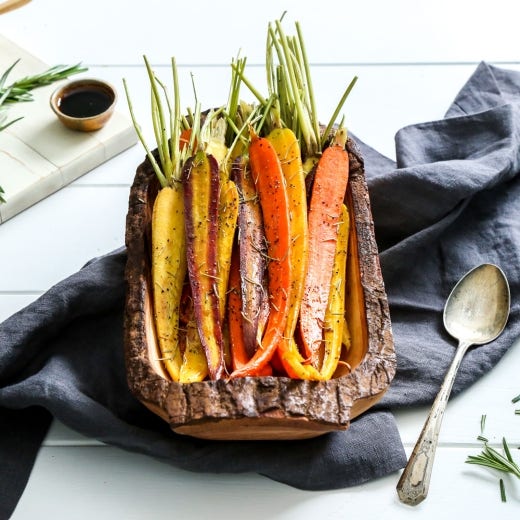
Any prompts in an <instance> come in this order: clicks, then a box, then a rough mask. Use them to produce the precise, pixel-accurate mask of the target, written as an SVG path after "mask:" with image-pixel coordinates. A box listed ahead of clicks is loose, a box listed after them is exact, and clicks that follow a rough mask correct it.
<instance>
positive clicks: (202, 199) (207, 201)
mask: <svg viewBox="0 0 520 520" xmlns="http://www.w3.org/2000/svg"><path fill="white" fill-rule="evenodd" d="M183 177H184V178H183V181H184V194H185V227H186V256H187V262H188V274H189V279H190V285H191V292H192V295H193V305H194V314H195V320H196V322H197V328H198V331H199V336H200V340H201V343H202V346H203V349H204V352H205V354H206V358H207V362H208V372H209V377H210V379H220V378H222V377H223V376H224V373H225V363H224V349H223V337H222V326H221V320H220V305H219V299H218V290H217V275H218V270H217V269H218V265H217V264H218V262H217V231H218V230H217V224H218V207H219V195H220V182H219V168H218V164H217V162H216V160H215V159H214V158H213V157H212V156H210V155H209V156H208V155H206V154H205V153H204V152H198V153H197V154H196V155H195V156H194V157H191V158H190V159H188V161H187V162H186V164H185V167H184V170H183Z"/></svg>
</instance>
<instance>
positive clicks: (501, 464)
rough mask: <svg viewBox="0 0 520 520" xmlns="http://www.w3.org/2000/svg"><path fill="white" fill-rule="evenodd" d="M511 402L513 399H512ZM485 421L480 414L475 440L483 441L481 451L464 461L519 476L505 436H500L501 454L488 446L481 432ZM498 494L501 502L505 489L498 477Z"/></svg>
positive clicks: (504, 495)
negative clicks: (478, 430)
mask: <svg viewBox="0 0 520 520" xmlns="http://www.w3.org/2000/svg"><path fill="white" fill-rule="evenodd" d="M515 399H516V398H515ZM513 402H515V401H514V400H513ZM485 423H486V416H485V415H482V418H481V420H480V435H479V436H478V437H477V440H479V441H481V442H483V443H484V447H483V449H482V452H481V453H480V454H478V455H469V456H468V458H467V459H466V463H467V464H476V465H478V466H485V467H488V468H491V469H494V470H496V471H499V472H501V473H511V474H512V475H515V476H516V477H518V478H520V466H519V465H518V464H517V463H516V462H515V461H514V459H513V457H512V455H511V450H510V449H509V445H508V443H507V441H506V439H505V437H502V449H503V452H504V454H503V455H502V454H501V453H499V452H498V451H497V450H495V449H494V448H492V447H491V446H489V444H488V442H489V441H488V439H487V438H486V437H484V435H483V433H484V426H485ZM500 496H501V499H502V502H506V491H505V486H504V481H503V479H500Z"/></svg>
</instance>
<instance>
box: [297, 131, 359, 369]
mask: <svg viewBox="0 0 520 520" xmlns="http://www.w3.org/2000/svg"><path fill="white" fill-rule="evenodd" d="M345 138H346V134H345V132H344V131H343V132H342V131H341V130H338V133H337V134H336V139H335V142H334V143H333V144H332V145H331V146H329V147H328V148H326V149H325V150H324V152H323V154H322V156H321V157H320V160H319V162H318V165H317V167H316V173H315V176H314V183H313V186H312V194H311V201H310V205H309V216H308V221H309V247H308V263H307V271H306V275H305V286H304V292H303V298H302V304H301V309H300V332H301V336H302V341H303V346H304V351H305V355H306V356H307V357H308V358H310V360H311V362H312V364H313V366H314V367H316V368H318V369H319V367H320V365H321V358H322V357H323V326H324V321H325V312H326V309H327V303H328V300H329V293H330V283H331V278H332V269H333V265H334V257H335V253H336V242H337V237H338V224H339V221H340V216H341V209H342V204H343V199H344V197H345V192H346V188H347V183H348V174H349V158H348V153H347V151H346V150H345V146H344V145H345Z"/></svg>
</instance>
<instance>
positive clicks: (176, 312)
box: [125, 22, 366, 383]
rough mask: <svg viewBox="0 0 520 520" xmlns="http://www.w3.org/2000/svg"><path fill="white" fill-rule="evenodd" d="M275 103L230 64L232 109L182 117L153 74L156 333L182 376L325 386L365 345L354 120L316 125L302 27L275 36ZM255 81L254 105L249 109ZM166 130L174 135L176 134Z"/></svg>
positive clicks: (270, 59) (184, 379) (271, 55)
mask: <svg viewBox="0 0 520 520" xmlns="http://www.w3.org/2000/svg"><path fill="white" fill-rule="evenodd" d="M267 49H268V56H267V60H266V63H267V64H268V65H267V69H268V95H267V96H261V95H260V94H258V92H257V91H256V90H255V89H254V88H253V87H252V86H251V84H250V82H249V81H248V80H247V78H246V77H245V74H244V70H245V59H237V60H236V61H233V62H232V67H231V70H232V74H231V87H230V93H229V97H228V103H227V105H226V106H223V107H221V108H219V109H217V110H212V111H209V112H206V113H204V114H201V109H200V106H199V105H197V106H195V109H194V110H189V111H187V113H188V115H187V116H185V115H183V114H182V113H181V110H180V103H179V99H180V95H179V90H178V81H177V70H176V66H175V61H174V60H172V69H173V78H174V81H173V82H174V85H173V96H174V98H173V99H174V100H173V102H172V101H171V100H170V99H169V97H168V95H167V88H166V87H165V85H164V84H163V83H161V82H160V81H159V80H158V79H157V77H156V76H155V74H154V72H153V71H152V70H151V68H150V66H149V64H148V62H147V60H146V59H145V63H146V66H147V70H148V74H149V79H150V84H151V96H152V121H153V124H154V131H155V137H156V141H157V152H156V153H155V154H154V153H152V152H151V151H150V148H149V147H148V146H147V144H146V142H145V140H144V137H143V135H142V133H141V131H140V127H139V125H138V124H137V122H136V119H135V116H134V113H133V110H132V105H131V102H130V96H129V94H128V89H127V88H126V83H125V89H126V91H127V99H128V103H129V108H130V113H131V116H132V119H133V121H134V125H135V127H136V130H137V132H138V135H139V137H140V138H141V141H142V142H143V145H144V146H145V149H146V151H147V154H148V157H149V160H150V162H151V164H152V166H153V168H154V170H155V172H156V174H157V177H158V179H159V182H160V184H161V188H160V190H159V192H158V195H157V198H156V201H155V204H154V208H153V215H152V224H151V226H152V230H151V231H152V247H151V251H150V256H151V266H152V271H151V282H152V288H153V309H154V318H155V328H156V336H157V339H158V347H159V351H160V355H161V359H162V361H163V363H164V366H165V368H166V371H167V373H168V374H169V376H170V377H171V379H172V380H174V381H178V382H181V383H191V382H196V381H203V380H205V379H212V380H215V379H227V378H238V377H247V376H252V377H260V376H271V375H272V376H285V377H290V378H295V379H308V380H327V379H330V378H332V377H336V376H339V375H343V374H345V373H347V372H348V371H349V370H351V369H352V368H354V367H355V365H357V364H359V362H360V361H361V358H362V357H363V355H364V351H365V349H366V323H365V317H364V315H365V310H364V301H363V291H362V287H361V282H360V272H359V265H358V263H357V250H356V247H357V237H356V233H355V226H354V225H353V221H354V219H353V216H352V215H351V212H352V208H351V207H350V204H349V196H348V181H349V155H348V152H347V150H346V140H347V135H346V130H345V128H344V125H343V121H341V122H340V123H339V124H337V123H335V121H336V119H337V117H338V113H339V110H340V105H343V103H344V102H345V99H346V97H347V95H348V93H349V92H350V89H351V88H352V86H353V84H354V81H355V80H354V81H353V82H352V83H351V84H350V85H349V86H348V88H347V90H346V91H345V94H344V96H343V98H342V99H341V101H340V105H338V109H337V110H336V112H335V113H334V115H333V117H332V119H331V121H330V122H329V125H328V126H326V127H325V129H323V127H322V126H320V124H319V123H318V119H317V116H316V110H315V107H314V98H313V95H312V83H311V81H310V73H309V67H308V63H307V58H306V53H305V49H304V47H303V40H302V37H301V31H300V28H299V26H298V25H297V36H296V37H288V36H286V35H285V33H284V31H283V30H282V28H281V24H280V23H279V22H277V23H276V24H274V25H272V26H271V25H270V26H269V30H268V45H267ZM242 84H246V85H247V86H248V87H249V88H250V90H251V92H253V94H254V96H255V97H256V100H257V101H256V102H254V103H244V102H242V101H240V98H239V90H240V86H241V85H242ZM167 129H169V131H168V130H167Z"/></svg>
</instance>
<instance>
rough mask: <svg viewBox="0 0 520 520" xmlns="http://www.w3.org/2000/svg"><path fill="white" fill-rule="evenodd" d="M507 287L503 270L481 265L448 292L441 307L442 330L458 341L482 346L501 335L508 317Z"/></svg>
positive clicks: (508, 297)
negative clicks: (442, 307) (443, 328)
mask: <svg viewBox="0 0 520 520" xmlns="http://www.w3.org/2000/svg"><path fill="white" fill-rule="evenodd" d="M509 301H510V293H509V284H508V283H507V280H506V276H505V274H504V273H503V271H502V270H501V269H500V268H499V267H497V266H496V265H493V264H482V265H479V266H478V267H475V268H474V269H472V270H471V271H469V272H468V273H467V274H466V275H465V276H464V277H463V278H462V279H461V280H460V281H459V282H458V283H457V285H455V287H454V288H453V290H452V291H451V293H450V295H449V297H448V300H447V301H446V306H445V307H444V327H445V328H446V330H447V331H448V333H449V334H450V335H451V336H453V337H454V338H456V339H458V340H459V341H468V342H470V343H471V344H472V345H483V344H485V343H489V342H490V341H493V340H494V339H495V338H497V336H499V335H500V334H501V332H502V331H503V330H504V327H505V326H506V323H507V318H508V316H509V305H510V304H509Z"/></svg>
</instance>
